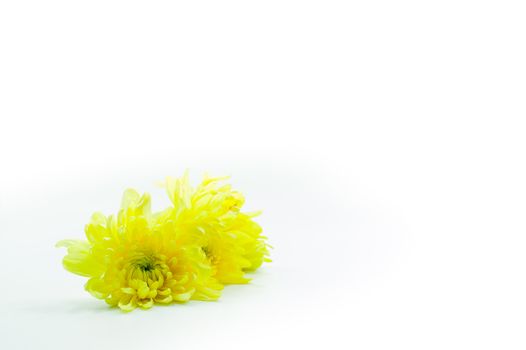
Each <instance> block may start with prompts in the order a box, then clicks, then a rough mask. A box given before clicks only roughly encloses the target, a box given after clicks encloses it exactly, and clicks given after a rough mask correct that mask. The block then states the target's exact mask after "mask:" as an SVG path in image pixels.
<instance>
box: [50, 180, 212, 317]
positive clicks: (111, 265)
mask: <svg viewBox="0 0 526 350" xmlns="http://www.w3.org/2000/svg"><path fill="white" fill-rule="evenodd" d="M173 228H174V225H173V222H172V221H171V219H170V218H169V217H166V216H165V215H163V214H156V215H152V213H151V210H150V196H149V195H148V194H145V195H143V196H140V195H139V194H138V193H137V192H136V191H134V190H127V191H126V192H125V193H124V196H123V200H122V209H121V210H120V211H119V213H118V215H117V217H114V216H109V217H106V216H104V215H103V214H100V213H96V214H94V215H93V216H92V219H91V222H90V223H89V224H88V225H86V230H85V231H86V237H87V241H80V240H63V241H60V242H59V243H57V246H59V247H66V248H67V249H68V254H67V255H66V256H65V257H64V260H63V265H64V267H65V268H66V269H67V270H68V271H70V272H72V273H75V274H78V275H81V276H85V277H89V280H88V282H87V283H86V285H85V288H86V290H87V291H88V292H90V293H91V294H92V295H93V296H95V297H96V298H99V299H105V300H106V302H107V303H108V304H110V305H112V306H118V307H119V308H120V309H122V310H124V311H131V310H133V309H135V308H136V307H141V308H144V309H147V308H150V307H151V306H152V305H153V304H154V303H159V304H167V303H171V302H185V301H188V300H190V299H197V300H215V299H217V298H218V297H219V295H220V290H221V289H222V285H221V284H219V283H218V282H217V281H216V280H215V279H214V278H213V277H212V274H213V269H212V267H211V264H210V262H209V260H208V259H207V257H206V254H204V252H203V250H202V249H201V246H199V245H197V244H184V245H182V244H178V239H177V234H176V232H174V231H173Z"/></svg>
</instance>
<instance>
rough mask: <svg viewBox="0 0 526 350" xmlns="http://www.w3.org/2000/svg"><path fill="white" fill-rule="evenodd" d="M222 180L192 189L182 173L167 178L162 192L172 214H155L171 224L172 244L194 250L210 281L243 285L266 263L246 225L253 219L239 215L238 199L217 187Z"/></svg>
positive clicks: (254, 230)
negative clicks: (209, 269) (247, 274)
mask: <svg viewBox="0 0 526 350" xmlns="http://www.w3.org/2000/svg"><path fill="white" fill-rule="evenodd" d="M225 179H226V178H225V177H223V178H221V177H216V178H212V177H208V176H205V178H204V179H203V181H202V182H201V184H199V186H197V188H195V189H193V188H192V187H191V186H190V184H189V180H188V174H187V173H186V174H185V175H184V176H183V177H182V178H179V179H176V178H168V179H167V180H166V183H165V186H166V190H167V193H168V196H169V198H170V200H171V201H172V203H173V208H169V209H167V210H166V211H165V212H163V213H162V214H161V216H162V217H163V218H164V220H171V221H172V222H173V225H174V230H175V231H176V232H177V236H178V238H177V239H178V242H179V243H180V244H183V245H186V244H190V245H198V246H200V247H201V249H202V251H203V252H204V253H205V254H206V257H207V258H208V260H209V261H210V263H211V264H212V266H213V269H214V274H213V276H214V277H215V278H216V279H217V280H218V281H219V282H221V283H223V284H231V283H247V282H248V281H249V279H247V278H246V277H245V272H247V271H254V270H256V269H257V268H258V267H260V266H261V264H262V263H263V262H264V261H270V260H269V259H268V255H269V253H268V245H267V244H266V243H265V240H266V237H264V236H262V235H261V231H262V230H261V227H260V226H259V225H258V224H257V223H256V222H254V221H253V220H252V218H253V217H255V216H257V215H259V213H242V212H241V208H242V206H243V204H244V197H243V195H242V194H241V193H239V192H237V191H234V190H232V188H231V186H230V185H228V184H223V183H222V181H223V180H225Z"/></svg>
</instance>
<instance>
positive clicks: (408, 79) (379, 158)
mask: <svg viewBox="0 0 526 350" xmlns="http://www.w3.org/2000/svg"><path fill="white" fill-rule="evenodd" d="M525 15H526V11H525V8H524V6H523V2H522V1H462V0H455V1H447V0H445V1H444V0H442V1H374V0H373V1H331V0H326V1H289V0H279V1H277V0H276V1H274V0H266V1H259V2H254V1H249V0H243V1H229V0H224V1H218V0H216V1H185V2H176V1H113V0H101V1H97V0H91V1H83V2H80V1H73V0H64V1H54V0H49V1H25V0H17V1H14V0H13V1H11V0H4V1H2V2H1V3H0V118H1V119H0V120H1V122H0V242H1V253H0V280H1V285H0V333H1V336H0V348H2V349H6V350H7V349H9V350H10V349H66V348H67V349H94V348H97V349H144V348H151V349H208V348H214V349H281V348H283V349H307V348H316V349H321V348H323V349H332V348H334V349H524V348H526V336H525V327H526V301H525V300H526V283H525V277H526V239H525V232H526V220H525V214H526V167H525V150H526V140H525V131H526V129H525V126H524V118H525V112H526V107H525V96H526V69H525V67H526V51H525V39H526V38H525V36H526V35H525V34H526V22H525V21H524V18H525ZM186 168H189V169H190V170H191V174H192V176H193V179H194V181H197V180H198V179H199V176H200V175H201V174H202V172H203V171H205V170H208V171H210V172H211V173H212V174H215V175H222V174H229V175H232V182H233V183H234V185H235V186H236V187H237V188H238V189H240V190H241V191H243V192H244V193H245V194H246V196H247V208H248V209H263V210H264V215H262V216H261V217H260V219H259V221H260V223H261V224H262V225H263V227H264V229H265V231H266V234H267V235H268V236H269V237H270V243H271V244H272V245H273V246H274V247H275V249H274V250H273V251H272V257H273V259H274V262H273V263H271V264H267V265H265V266H263V267H262V269H261V270H260V271H259V272H258V273H256V274H255V276H254V280H253V283H252V284H250V285H247V286H231V287H228V288H226V289H225V291H224V294H223V296H222V298H221V300H220V301H218V302H213V303H204V302H191V303H188V304H185V305H173V306H171V307H159V308H154V309H152V310H150V311H148V312H144V311H141V310H138V311H135V312H133V313H131V314H123V313H121V312H119V311H118V310H115V309H108V308H107V307H106V306H105V304H104V303H103V302H101V301H98V300H96V299H93V298H92V297H91V296H89V295H88V294H87V293H86V292H85V291H84V290H83V283H84V281H83V278H80V277H78V276H74V275H72V274H69V273H67V272H66V271H64V270H63V269H62V267H61V258H62V256H63V255H64V251H63V250H59V249H55V248H54V244H55V242H56V241H57V240H59V239H63V238H81V237H83V227H84V224H85V223H86V222H87V221H88V220H89V217H90V215H91V213H92V212H93V211H98V210H101V211H103V212H105V213H108V214H109V213H112V212H115V211H116V210H117V209H118V205H119V202H120V195H121V193H122V191H123V190H124V189H125V188H127V187H135V188H137V189H139V190H140V191H148V192H150V193H152V196H153V200H154V206H155V207H156V208H158V209H159V208H161V207H162V206H163V205H166V204H167V201H166V199H165V198H164V197H165V196H164V193H163V192H162V190H160V189H158V188H157V187H155V185H154V184H155V182H156V181H157V180H161V179H163V178H164V177H165V176H167V175H173V176H177V175H180V174H182V172H183V171H184V169H186Z"/></svg>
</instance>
